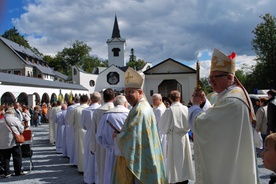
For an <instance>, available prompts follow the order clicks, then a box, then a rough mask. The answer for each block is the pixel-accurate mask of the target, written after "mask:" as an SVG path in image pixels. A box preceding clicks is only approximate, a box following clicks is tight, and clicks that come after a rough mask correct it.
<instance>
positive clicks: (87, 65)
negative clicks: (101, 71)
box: [82, 56, 108, 73]
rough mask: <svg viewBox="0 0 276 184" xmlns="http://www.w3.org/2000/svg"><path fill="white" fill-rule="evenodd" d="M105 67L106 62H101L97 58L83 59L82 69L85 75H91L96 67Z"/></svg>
mask: <svg viewBox="0 0 276 184" xmlns="http://www.w3.org/2000/svg"><path fill="white" fill-rule="evenodd" d="M99 66H100V67H107V66H108V62H107V61H101V60H100V59H99V58H97V57H91V56H89V57H87V58H85V59H84V62H83V66H82V69H83V70H84V71H85V72H87V73H92V72H93V70H94V69H95V68H96V67H99Z"/></svg>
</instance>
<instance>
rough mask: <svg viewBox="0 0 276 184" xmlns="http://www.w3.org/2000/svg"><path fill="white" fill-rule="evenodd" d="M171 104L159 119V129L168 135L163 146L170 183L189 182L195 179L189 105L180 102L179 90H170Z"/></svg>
mask: <svg viewBox="0 0 276 184" xmlns="http://www.w3.org/2000/svg"><path fill="white" fill-rule="evenodd" d="M169 100H170V101H171V102H172V104H171V106H170V107H169V108H167V109H166V110H165V112H164V113H163V115H162V116H161V118H160V119H159V121H158V130H159V131H160V132H161V133H162V134H163V135H166V139H165V140H163V144H164V145H165V146H163V147H162V149H163V155H164V160H165V165H166V169H167V170H166V174H167V178H168V181H169V183H179V182H181V183H183V184H187V183H189V180H194V179H195V174H194V167H193V159H192V152H191V146H190V140H189V135H188V132H189V130H190V128H189V124H188V107H187V106H184V105H182V104H181V103H180V101H181V95H180V92H179V91H177V90H173V91H171V92H170V95H169Z"/></svg>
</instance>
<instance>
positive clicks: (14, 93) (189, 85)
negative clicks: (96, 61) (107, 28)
mask: <svg viewBox="0 0 276 184" xmlns="http://www.w3.org/2000/svg"><path fill="white" fill-rule="evenodd" d="M125 41H126V40H125V39H123V38H121V36H120V30H119V26H118V22H117V17H116V16H115V21H114V25H113V31H112V36H111V38H110V39H108V40H107V42H106V43H107V45H108V51H107V52H108V63H109V66H108V67H107V68H104V67H98V68H96V69H95V70H94V71H93V73H87V72H84V71H83V70H82V69H80V68H78V67H76V66H72V78H68V77H67V76H65V75H63V74H61V73H59V72H57V71H53V70H52V69H51V68H50V67H48V66H47V63H46V62H44V61H43V60H42V59H41V58H40V57H38V56H36V55H35V54H34V53H33V52H32V51H31V50H30V49H27V48H25V47H22V46H20V45H18V44H16V43H14V42H11V41H9V40H7V39H5V38H2V37H0V97H1V104H3V103H7V102H10V101H19V102H22V103H25V104H26V103H28V100H26V96H29V97H31V96H34V99H35V101H36V103H41V102H52V101H55V100H56V99H57V96H58V95H59V96H63V99H66V100H68V98H69V96H70V94H73V96H76V95H82V94H90V93H93V92H94V91H103V90H104V89H106V88H112V89H114V90H115V91H117V92H118V93H122V92H123V90H124V74H125V71H126V70H127V67H126V60H125ZM139 72H143V74H144V76H145V82H144V89H143V90H144V92H145V94H146V97H147V99H149V100H150V98H151V96H152V94H154V93H160V94H162V96H163V97H167V96H168V94H169V93H170V91H171V90H179V91H180V92H181V94H182V100H183V101H184V102H186V104H187V103H188V101H189V99H190V97H191V96H192V93H193V90H194V87H195V86H196V70H194V69H192V68H190V67H188V66H186V65H184V64H182V63H180V62H178V61H175V60H174V59H171V58H168V59H166V60H164V61H162V62H160V63H159V64H157V65H156V66H154V67H152V64H151V63H146V65H145V66H144V67H143V69H142V70H141V71H139ZM58 81H60V82H58ZM66 81H67V82H69V81H70V83H73V84H69V83H66ZM29 101H30V100H29Z"/></svg>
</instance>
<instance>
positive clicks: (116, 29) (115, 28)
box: [111, 15, 121, 38]
mask: <svg viewBox="0 0 276 184" xmlns="http://www.w3.org/2000/svg"><path fill="white" fill-rule="evenodd" d="M111 38H121V35H120V29H119V25H118V21H117V16H116V15H115V20H114V26H113V32H112V37H111Z"/></svg>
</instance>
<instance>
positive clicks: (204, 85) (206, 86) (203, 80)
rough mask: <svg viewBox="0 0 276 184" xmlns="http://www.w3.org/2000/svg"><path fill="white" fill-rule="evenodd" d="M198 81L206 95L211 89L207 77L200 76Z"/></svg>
mask: <svg viewBox="0 0 276 184" xmlns="http://www.w3.org/2000/svg"><path fill="white" fill-rule="evenodd" d="M199 83H200V86H201V88H202V90H203V91H204V92H205V94H206V95H207V94H209V93H210V92H212V91H213V89H212V87H211V85H210V83H209V80H208V78H207V77H204V78H201V79H200V81H199Z"/></svg>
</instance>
